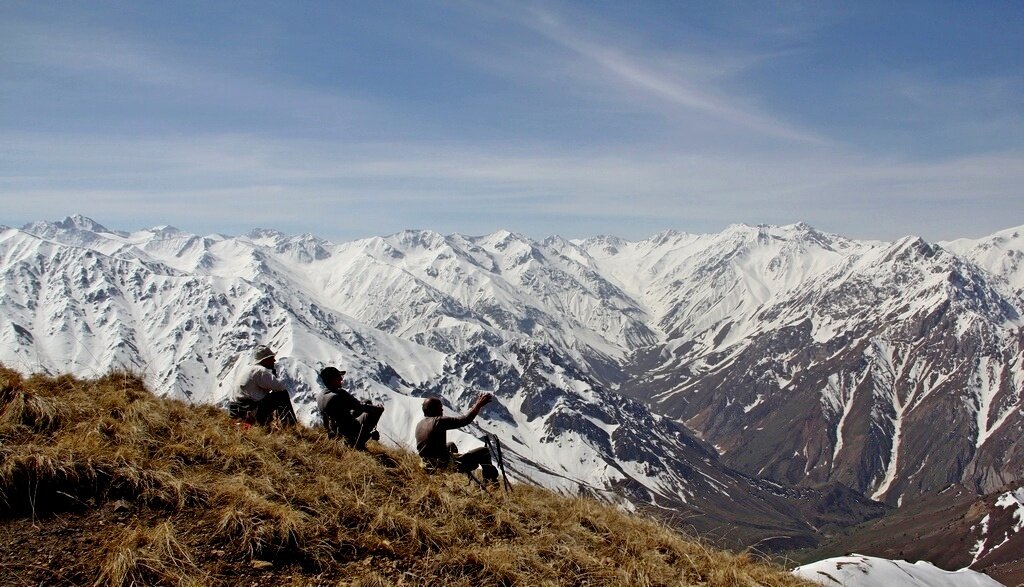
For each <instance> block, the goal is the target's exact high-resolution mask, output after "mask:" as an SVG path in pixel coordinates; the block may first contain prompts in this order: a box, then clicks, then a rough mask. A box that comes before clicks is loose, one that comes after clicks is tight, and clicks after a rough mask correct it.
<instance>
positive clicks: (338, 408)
mask: <svg viewBox="0 0 1024 587" xmlns="http://www.w3.org/2000/svg"><path fill="white" fill-rule="evenodd" d="M320 381H321V382H322V383H323V385H324V390H323V391H321V392H320V395H318V396H317V398H316V405H317V407H319V408H320V416H321V417H322V418H323V421H324V428H326V429H327V435H328V436H330V437H332V438H334V437H339V436H340V437H341V438H342V439H344V440H345V442H347V443H348V444H349V446H352V447H354V448H356V449H358V450H366V441H367V440H369V439H370V434H371V433H372V432H373V430H374V428H376V427H377V422H379V421H380V417H381V416H382V415H383V414H384V406H376V405H373V404H369V403H363V402H361V401H359V400H358V399H356V398H355V397H354V396H353V395H352V394H351V393H349V392H347V391H345V389H344V388H343V387H342V385H343V384H344V381H345V371H340V370H338V369H337V368H335V367H325V368H324V369H322V370H321V371H320Z"/></svg>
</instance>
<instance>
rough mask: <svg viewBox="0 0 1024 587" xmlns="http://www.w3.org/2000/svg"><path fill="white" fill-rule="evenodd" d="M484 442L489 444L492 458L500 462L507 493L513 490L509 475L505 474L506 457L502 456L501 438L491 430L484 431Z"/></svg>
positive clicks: (499, 466)
mask: <svg viewBox="0 0 1024 587" xmlns="http://www.w3.org/2000/svg"><path fill="white" fill-rule="evenodd" d="M484 434H485V436H484V439H483V440H484V444H486V445H487V451H488V452H490V453H491V458H492V459H494V460H495V461H496V462H497V463H498V470H499V471H501V479H502V481H504V482H505V493H511V492H512V486H511V484H510V483H509V482H508V475H506V474H505V459H503V458H502V456H501V440H499V439H498V436H497V435H496V434H492V433H490V432H485V433H484Z"/></svg>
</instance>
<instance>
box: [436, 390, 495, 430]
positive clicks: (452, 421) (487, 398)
mask: <svg viewBox="0 0 1024 587" xmlns="http://www.w3.org/2000/svg"><path fill="white" fill-rule="evenodd" d="M492 399H494V396H492V395H491V394H489V393H481V394H479V395H477V396H476V401H474V402H473V406H472V407H471V408H469V411H468V412H466V415H464V416H460V417H457V418H445V420H447V422H446V423H447V426H445V428H448V429H449V430H451V429H452V428H462V427H463V426H465V425H466V424H469V423H470V422H472V421H473V419H474V418H476V417H477V415H478V414H479V413H480V410H482V409H483V407H484V406H486V405H487V404H489V403H491V400H492Z"/></svg>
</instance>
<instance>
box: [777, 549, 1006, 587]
mask: <svg viewBox="0 0 1024 587" xmlns="http://www.w3.org/2000/svg"><path fill="white" fill-rule="evenodd" d="M793 574H794V575H796V576H797V577H800V578H802V579H807V580H809V581H815V582H817V583H820V584H822V585H825V586H826V587H1004V586H1003V584H1002V583H1000V582H999V581H996V580H995V579H993V578H991V577H989V576H988V575H983V574H981V573H979V572H977V571H972V570H970V569H961V570H959V571H944V570H942V569H940V568H938V567H936V566H935V565H933V564H931V563H929V562H925V561H920V562H917V563H909V562H907V561H892V560H888V559H884V558H875V557H873V556H862V555H859V554H852V555H850V556H840V557H836V558H830V559H825V560H823V561H818V562H816V563H811V564H809V565H804V566H802V567H797V568H796V569H793Z"/></svg>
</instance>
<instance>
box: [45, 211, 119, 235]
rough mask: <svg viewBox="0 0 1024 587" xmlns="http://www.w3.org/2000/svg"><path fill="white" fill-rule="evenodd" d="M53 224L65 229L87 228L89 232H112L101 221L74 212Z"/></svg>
mask: <svg viewBox="0 0 1024 587" xmlns="http://www.w3.org/2000/svg"><path fill="white" fill-rule="evenodd" d="M53 225H54V226H55V227H57V228H61V229H64V230H87V231H89V232H110V231H109V230H107V227H105V226H103V225H102V224H100V223H99V222H96V221H95V220H93V219H92V218H89V217H88V216H83V215H81V214H72V215H71V216H67V217H65V218H64V219H63V220H60V221H57V222H54V223H53Z"/></svg>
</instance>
